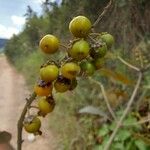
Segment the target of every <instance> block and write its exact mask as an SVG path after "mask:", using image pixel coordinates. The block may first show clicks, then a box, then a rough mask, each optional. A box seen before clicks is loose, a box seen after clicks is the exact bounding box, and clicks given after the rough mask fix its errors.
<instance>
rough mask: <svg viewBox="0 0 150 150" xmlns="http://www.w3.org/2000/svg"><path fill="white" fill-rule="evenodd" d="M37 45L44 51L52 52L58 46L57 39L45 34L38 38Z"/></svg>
mask: <svg viewBox="0 0 150 150" xmlns="http://www.w3.org/2000/svg"><path fill="white" fill-rule="evenodd" d="M39 46H40V48H41V49H42V51H43V52H44V53H48V54H53V53H55V52H56V51H57V50H58V48H59V40H58V38H57V37H55V36H54V35H51V34H47V35H45V36H44V37H43V38H42V39H41V40H40V43H39Z"/></svg>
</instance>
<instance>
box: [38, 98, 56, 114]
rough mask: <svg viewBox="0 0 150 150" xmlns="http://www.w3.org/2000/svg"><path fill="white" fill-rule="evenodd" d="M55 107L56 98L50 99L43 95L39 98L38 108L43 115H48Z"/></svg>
mask: <svg viewBox="0 0 150 150" xmlns="http://www.w3.org/2000/svg"><path fill="white" fill-rule="evenodd" d="M54 107H55V103H54V100H53V99H52V101H48V100H47V99H46V98H45V97H42V98H40V99H39V100H38V108H39V110H40V113H41V114H42V115H46V114H48V113H50V112H52V111H53V109H54Z"/></svg>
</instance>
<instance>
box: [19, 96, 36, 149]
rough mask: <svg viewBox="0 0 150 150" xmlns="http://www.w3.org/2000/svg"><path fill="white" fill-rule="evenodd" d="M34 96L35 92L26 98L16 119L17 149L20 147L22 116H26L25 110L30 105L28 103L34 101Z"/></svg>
mask: <svg viewBox="0 0 150 150" xmlns="http://www.w3.org/2000/svg"><path fill="white" fill-rule="evenodd" d="M35 98H36V94H35V93H32V94H31V96H30V98H28V99H27V102H26V104H25V106H24V108H23V111H22V113H21V116H20V118H19V120H18V124H17V127H18V137H17V150H21V149H22V142H23V140H22V128H23V121H24V118H25V116H26V113H27V110H28V108H29V107H30V105H31V104H32V102H33V101H34V99H35Z"/></svg>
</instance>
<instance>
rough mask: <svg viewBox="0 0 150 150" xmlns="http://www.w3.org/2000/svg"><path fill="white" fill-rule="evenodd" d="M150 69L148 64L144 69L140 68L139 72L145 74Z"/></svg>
mask: <svg viewBox="0 0 150 150" xmlns="http://www.w3.org/2000/svg"><path fill="white" fill-rule="evenodd" d="M149 69H150V64H148V65H147V66H146V67H144V68H142V69H141V71H142V72H146V71H148V70H149Z"/></svg>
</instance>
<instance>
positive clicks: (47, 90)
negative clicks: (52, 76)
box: [34, 85, 53, 96]
mask: <svg viewBox="0 0 150 150" xmlns="http://www.w3.org/2000/svg"><path fill="white" fill-rule="evenodd" d="M52 89H53V86H52V85H48V86H44V87H42V86H39V85H35V87H34V92H35V93H36V94H37V95H38V96H49V95H52Z"/></svg>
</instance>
